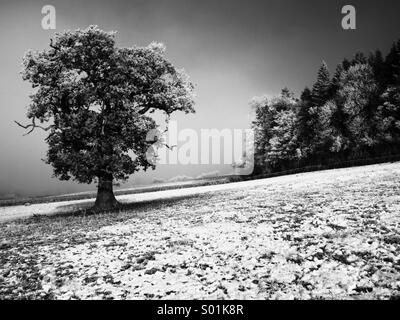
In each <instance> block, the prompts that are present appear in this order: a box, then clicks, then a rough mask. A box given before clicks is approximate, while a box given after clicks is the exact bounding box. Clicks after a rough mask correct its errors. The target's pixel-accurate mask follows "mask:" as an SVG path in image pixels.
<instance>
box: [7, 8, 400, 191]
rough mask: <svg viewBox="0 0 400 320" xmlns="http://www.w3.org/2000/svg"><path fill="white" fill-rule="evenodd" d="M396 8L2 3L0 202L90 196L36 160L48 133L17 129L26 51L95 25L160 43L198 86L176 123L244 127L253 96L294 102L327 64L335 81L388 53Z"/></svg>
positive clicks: (125, 38)
mask: <svg viewBox="0 0 400 320" xmlns="http://www.w3.org/2000/svg"><path fill="white" fill-rule="evenodd" d="M47 4H50V5H53V6H54V7H55V9H56V30H43V29H42V27H41V20H42V18H43V14H42V13H41V9H42V7H43V6H44V5H47ZM347 4H351V5H353V6H354V7H355V8H356V17H357V29H356V30H343V29H342V27H341V20H342V18H343V14H342V13H341V9H342V7H343V6H344V5H347ZM399 10H400V2H399V1H398V0H393V1H392V0H380V1H376V0H368V1H362V0H357V1H356V0H348V1H340V0H279V1H278V0H260V1H255V0H253V1H252V0H240V1H232V0H213V1H210V0H202V1H198V0H168V1H167V0H165V1H162V0H157V1H155V0H139V1H138V0H126V1H122V0H113V1H109V0H107V1H93V0H92V1H91V0H89V1H88V0H86V1H75V0H73V1H65V0H56V1H55V0H46V1H38V0H29V1H28V0H25V1H19V0H14V1H6V0H0V43H1V59H0V102H1V104H0V108H1V115H0V195H3V196H10V195H13V194H14V195H19V196H21V195H23V196H27V195H46V194H61V193H69V192H76V191H84V190H91V189H94V186H93V185H79V184H77V183H75V182H72V181H67V182H66V181H59V180H58V179H56V178H54V177H52V168H51V167H50V165H47V164H46V163H44V162H43V161H42V160H41V159H43V158H44V157H45V154H46V150H47V146H46V143H45V141H44V138H45V136H46V135H45V133H44V132H41V131H40V130H37V131H35V132H33V133H32V134H30V135H28V136H22V135H23V133H24V131H23V129H22V128H20V127H18V126H17V125H16V124H15V123H14V122H13V121H14V120H18V121H20V122H23V121H24V119H26V118H25V116H26V107H27V106H28V105H29V94H30V93H31V87H30V84H29V83H26V82H24V81H22V78H21V75H20V74H19V72H20V70H21V62H22V57H23V55H24V53H25V52H26V51H27V50H28V49H33V50H42V49H45V48H48V45H49V39H50V37H52V36H53V35H54V32H62V31H63V30H66V29H70V30H74V29H77V28H85V27H87V26H89V25H98V26H99V28H101V29H103V30H106V31H110V30H115V31H118V33H117V35H116V41H117V45H118V46H121V47H130V46H132V45H139V46H145V45H148V44H149V43H151V42H152V41H159V42H163V43H164V44H165V45H166V47H167V52H166V54H167V57H168V59H170V60H171V61H172V62H173V63H174V65H175V66H177V67H179V68H180V67H183V68H184V69H185V70H186V72H187V73H188V74H189V76H190V79H191V81H192V82H193V83H194V84H195V91H196V105H195V109H196V113H195V114H191V115H178V114H177V115H176V116H174V117H173V118H172V119H173V120H176V121H177V123H178V127H179V128H180V129H184V128H192V129H195V130H200V129H202V128H210V129H211V128H216V129H223V128H229V129H234V128H247V127H248V126H249V114H251V111H250V108H249V101H250V100H251V98H252V97H255V96H261V95H269V96H273V95H276V94H279V92H280V90H281V89H282V88H283V87H289V88H290V89H291V90H292V91H294V92H295V93H296V94H297V95H298V94H299V93H300V92H301V90H302V89H303V88H304V87H305V86H311V85H312V83H313V81H314V79H315V76H316V73H317V70H318V68H319V66H320V65H321V62H322V60H324V61H325V62H326V63H327V64H328V66H329V67H330V70H331V71H332V72H333V71H334V69H335V66H336V64H338V63H339V62H340V61H341V60H342V59H343V58H345V57H348V58H351V57H352V55H353V54H354V53H355V52H356V51H363V52H365V53H368V52H370V51H372V50H375V49H378V48H379V49H381V50H382V51H383V52H384V53H385V54H386V53H387V51H388V50H389V48H390V46H391V43H392V42H393V41H394V40H396V39H399V38H400V19H398V12H400V11H399ZM214 170H220V171H221V172H222V173H223V170H224V168H222V167H218V166H217V165H160V166H159V167H158V168H157V169H156V170H155V171H147V172H139V173H138V174H135V175H134V176H133V177H132V178H131V179H130V180H129V181H128V182H127V183H125V184H124V185H123V187H130V186H133V185H141V184H146V183H151V181H152V179H153V178H154V177H157V178H164V179H169V178H172V177H174V176H177V175H187V176H194V177H195V176H197V175H199V174H201V173H205V172H209V171H214Z"/></svg>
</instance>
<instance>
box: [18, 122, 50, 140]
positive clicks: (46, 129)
mask: <svg viewBox="0 0 400 320" xmlns="http://www.w3.org/2000/svg"><path fill="white" fill-rule="evenodd" d="M14 122H15V123H16V124H17V125H18V126H20V127H21V128H24V129H28V128H31V129H30V130H29V131H28V132H27V133H25V134H24V136H26V135H28V134H30V133H31V132H32V131H33V130H35V128H40V129H42V130H44V131H48V130H50V128H51V127H52V125H50V126H48V127H42V126H40V125H37V124H36V123H35V118H32V123H31V124H27V125H23V124H21V123H19V122H18V121H15V120H14Z"/></svg>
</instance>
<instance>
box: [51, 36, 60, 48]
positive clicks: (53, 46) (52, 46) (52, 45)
mask: <svg viewBox="0 0 400 320" xmlns="http://www.w3.org/2000/svg"><path fill="white" fill-rule="evenodd" d="M50 47H51V48H53V49H54V50H56V51H59V50H60V47H56V46H55V45H54V44H53V39H50Z"/></svg>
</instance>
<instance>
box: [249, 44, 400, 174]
mask: <svg viewBox="0 0 400 320" xmlns="http://www.w3.org/2000/svg"><path fill="white" fill-rule="evenodd" d="M251 104H252V107H253V108H255V114H256V119H255V121H254V122H253V128H254V130H255V174H259V173H271V172H278V171H284V170H289V169H293V168H299V167H304V166H309V165H317V164H318V165H323V164H331V163H332V162H341V161H349V160H357V159H366V158H371V157H380V156H390V155H394V154H399V153H400V40H399V41H397V42H395V43H394V44H393V46H392V48H391V50H390V52H389V53H388V54H387V56H386V57H384V56H383V55H382V53H381V51H379V50H378V51H376V52H373V53H370V54H369V55H368V56H367V55H365V54H363V53H361V52H358V53H356V54H355V55H354V57H353V58H352V59H351V60H348V59H345V60H343V62H342V63H340V64H339V65H338V66H337V67H336V70H335V72H334V73H333V75H332V76H331V74H330V72H329V70H328V66H327V65H326V63H325V62H324V63H323V64H322V66H321V67H320V69H319V71H318V75H317V79H316V82H315V83H314V85H313V86H312V88H311V89H309V88H307V87H306V88H305V89H304V91H303V92H302V93H301V96H300V97H299V98H296V97H295V96H294V94H293V93H292V92H291V91H290V90H289V89H287V88H285V89H283V90H282V93H281V94H280V96H278V97H275V98H272V99H268V98H266V97H261V98H254V99H253V100H252V102H251Z"/></svg>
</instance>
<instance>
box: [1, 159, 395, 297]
mask: <svg viewBox="0 0 400 320" xmlns="http://www.w3.org/2000/svg"><path fill="white" fill-rule="evenodd" d="M119 200H120V201H122V202H125V203H132V204H131V205H130V207H129V209H126V210H125V211H123V212H118V213H104V214H98V215H90V216H87V215H82V214H80V215H76V214H75V215H74V214H71V213H68V212H71V210H73V209H74V208H85V207H87V206H89V205H91V203H90V202H87V200H82V201H74V202H66V203H60V202H59V203H51V204H37V205H31V206H15V207H7V208H1V211H0V218H1V217H2V218H1V219H2V223H0V229H1V230H0V238H1V240H0V298H1V299H9V298H25V299H26V298H27V299H206V298H207V299H310V298H312V299H393V298H399V297H400V225H399V223H400V163H393V164H383V165H372V166H364V167H356V168H348V169H336V170H329V171H320V172H312V173H303V174H298V175H291V176H284V177H276V178H270V179H264V180H256V181H246V182H239V183H232V184H225V185H218V186H207V187H198V188H188V189H180V190H168V191H161V192H155V193H146V194H135V195H125V196H121V197H119ZM57 213H59V214H57ZM33 214H35V215H34V216H32V215H33ZM30 216H31V217H30ZM16 218H25V219H18V220H15V219H16Z"/></svg>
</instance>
